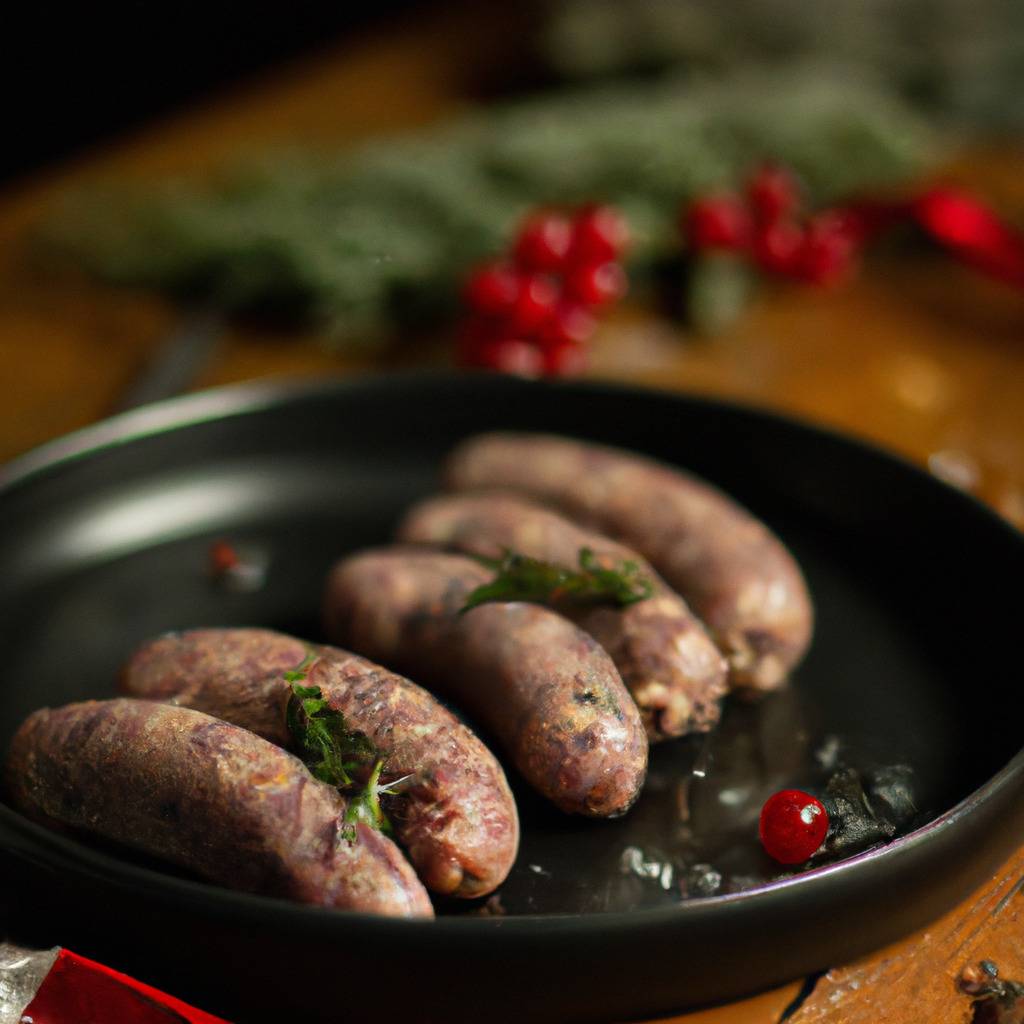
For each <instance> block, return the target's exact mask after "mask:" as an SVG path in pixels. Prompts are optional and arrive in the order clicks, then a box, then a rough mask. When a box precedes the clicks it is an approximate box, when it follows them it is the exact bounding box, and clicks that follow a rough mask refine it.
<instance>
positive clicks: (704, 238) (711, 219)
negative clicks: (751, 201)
mask: <svg viewBox="0 0 1024 1024" xmlns="http://www.w3.org/2000/svg"><path fill="white" fill-rule="evenodd" d="M682 227H683V232H684V233H685V235H686V237H687V239H688V240H689V242H690V245H691V246H693V248H694V249H743V248H745V247H746V246H747V244H748V243H749V241H750V212H749V211H748V210H747V208H746V206H745V205H744V203H743V201H742V200H741V199H740V198H739V197H738V196H734V195H718V196H705V197H704V198H703V199H697V200H695V201H694V202H693V203H692V204H691V205H690V208H689V210H688V211H687V213H686V217H685V219H684V223H683V225H682Z"/></svg>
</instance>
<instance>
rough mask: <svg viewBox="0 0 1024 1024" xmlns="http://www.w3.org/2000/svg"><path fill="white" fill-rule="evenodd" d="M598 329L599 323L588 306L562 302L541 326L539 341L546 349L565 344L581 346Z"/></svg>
mask: <svg viewBox="0 0 1024 1024" xmlns="http://www.w3.org/2000/svg"><path fill="white" fill-rule="evenodd" d="M596 328H597V321H596V320H595V319H594V318H593V316H591V314H590V311H589V309H588V308H587V307H586V306H583V305H581V304H580V303H578V302H560V303H559V304H558V306H557V307H556V308H555V310H554V312H553V313H552V314H551V316H550V317H549V318H548V319H547V320H546V321H545V322H544V323H543V324H542V325H541V327H540V330H539V331H538V332H537V340H538V341H539V342H540V344H541V345H542V346H544V347H545V348H547V347H555V346H557V345H561V344H563V343H565V342H569V343H572V344H577V345H579V344H582V343H583V342H586V341H589V340H590V338H591V337H592V336H593V334H594V331H595V329H596Z"/></svg>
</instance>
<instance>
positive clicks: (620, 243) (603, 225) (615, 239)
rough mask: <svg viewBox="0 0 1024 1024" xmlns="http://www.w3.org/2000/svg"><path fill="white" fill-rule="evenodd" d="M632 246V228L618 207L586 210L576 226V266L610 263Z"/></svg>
mask: <svg viewBox="0 0 1024 1024" xmlns="http://www.w3.org/2000/svg"><path fill="white" fill-rule="evenodd" d="M628 244H629V225H628V224H627V223H626V218H625V217H623V215H622V214H621V213H619V211H618V210H616V209H615V207H614V206H585V207H584V208H583V209H582V210H580V212H579V213H578V214H577V215H576V218H575V220H574V221H573V226H572V243H571V246H570V250H569V259H570V261H571V262H572V263H576V264H588V263H608V262H609V261H611V260H616V259H618V258H619V256H621V255H622V253H623V250H625V248H626V246H627V245H628Z"/></svg>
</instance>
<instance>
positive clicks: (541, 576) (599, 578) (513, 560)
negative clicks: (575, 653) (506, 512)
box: [461, 548, 653, 612]
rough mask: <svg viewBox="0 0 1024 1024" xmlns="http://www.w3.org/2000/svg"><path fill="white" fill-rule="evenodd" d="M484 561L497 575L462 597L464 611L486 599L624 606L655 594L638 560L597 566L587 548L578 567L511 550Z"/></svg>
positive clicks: (560, 604) (583, 551) (581, 555)
mask: <svg viewBox="0 0 1024 1024" xmlns="http://www.w3.org/2000/svg"><path fill="white" fill-rule="evenodd" d="M488 564H490V565H491V566H492V567H493V568H494V569H495V570H496V572H497V575H496V576H495V577H494V579H493V580H491V582H490V583H484V584H482V585H481V586H479V587H477V588H476V589H475V590H474V591H473V592H472V593H471V594H470V595H469V596H468V597H467V598H466V603H465V605H463V607H462V609H461V610H462V612H468V611H469V610H470V609H471V608H475V607H476V606H477V605H481V604H485V603H487V602H489V601H530V602H533V603H534V604H547V605H551V606H553V607H559V606H565V605H590V604H612V605H617V606H618V607H625V606H626V605H629V604H634V603H635V602H637V601H643V600H644V599H645V598H648V597H650V596H651V594H652V593H653V586H652V584H651V581H650V580H649V579H647V577H645V576H644V575H643V574H642V573H641V572H640V567H639V566H638V565H637V564H636V562H630V561H626V562H622V563H621V564H620V565H619V566H618V567H616V568H614V569H606V568H603V567H602V566H601V565H599V564H598V562H597V560H596V558H595V557H594V553H593V551H591V550H590V549H589V548H580V553H579V565H580V567H579V570H578V571H577V570H573V569H565V568H562V567H561V566H557V565H552V564H551V563H550V562H542V561H540V560H539V559H536V558H527V557H526V556H525V555H519V554H516V553H515V552H513V551H506V552H505V555H504V557H503V558H501V559H500V560H498V561H496V562H495V561H491V562H489V563H488Z"/></svg>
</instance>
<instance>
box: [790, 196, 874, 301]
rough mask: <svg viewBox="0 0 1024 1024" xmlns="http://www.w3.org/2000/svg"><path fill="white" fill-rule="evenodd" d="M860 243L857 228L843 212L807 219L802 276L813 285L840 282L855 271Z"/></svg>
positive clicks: (802, 251)
mask: <svg viewBox="0 0 1024 1024" xmlns="http://www.w3.org/2000/svg"><path fill="white" fill-rule="evenodd" d="M859 243H860V233H859V231H858V229H857V228H856V226H854V225H853V224H851V222H850V220H849V218H847V217H845V216H844V215H843V214H842V213H841V212H837V213H832V212H830V211H826V212H824V213H819V214H817V215H816V216H814V217H812V218H811V219H810V220H809V221H808V222H807V231H806V235H805V237H804V242H803V246H802V247H801V250H800V255H799V273H800V276H801V277H802V278H803V279H804V280H805V281H808V282H809V283H811V284H819V285H834V284H839V283H840V282H842V281H844V280H846V279H847V278H848V277H849V276H850V274H851V273H852V271H853V268H854V264H855V261H856V256H857V252H858V249H859V248H860V244H859Z"/></svg>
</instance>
